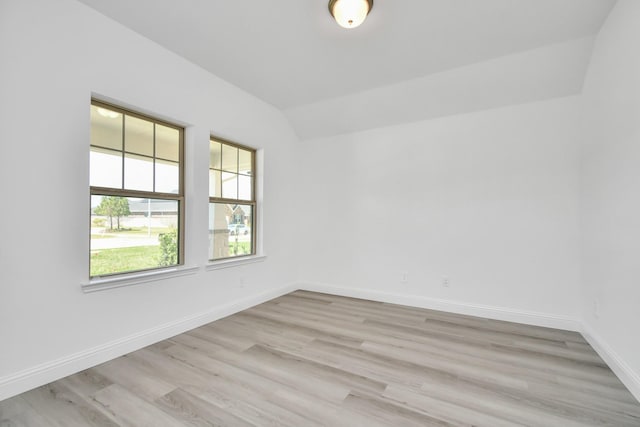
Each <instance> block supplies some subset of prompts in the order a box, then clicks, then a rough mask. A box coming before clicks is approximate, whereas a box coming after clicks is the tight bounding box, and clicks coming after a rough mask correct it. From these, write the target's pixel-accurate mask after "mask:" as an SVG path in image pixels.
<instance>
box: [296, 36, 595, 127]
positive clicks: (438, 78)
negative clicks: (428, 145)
mask: <svg viewBox="0 0 640 427" xmlns="http://www.w3.org/2000/svg"><path fill="white" fill-rule="evenodd" d="M593 41H594V37H586V38H580V39H575V40H570V41H565V42H563V43H556V44H552V45H548V46H544V47H540V48H537V49H532V50H528V51H525V52H518V53H514V54H511V55H506V56H502V57H499V58H494V59H491V60H487V61H482V62H477V63H474V64H470V65H466V66H464V67H459V68H454V69H451V70H447V71H442V72H439V73H435V74H429V75H426V76H424V77H420V78H415V79H412V80H406V81H401V82H398V83H395V84H392V85H388V86H382V87H377V88H374V89H369V90H366V91H362V92H358V93H351V94H348V95H344V96H340V97H337V98H331V99H326V100H322V101H319V102H316V103H313V104H308V105H302V106H298V107H293V108H289V109H287V110H285V115H286V116H287V118H288V119H289V121H290V122H291V124H292V126H293V127H294V129H295V131H296V134H297V135H298V136H299V137H300V138H301V139H303V140H307V139H314V138H321V137H329V136H335V135H339V134H343V133H352V132H358V131H363V130H367V129H371V128H377V127H382V126H393V125H397V124H404V123H412V122H416V121H420V120H426V119H434V118H437V117H446V116H452V115H458V114H466V113H471V112H475V111H482V110H488V109H492V108H499V107H504V106H509V105H515V104H525V103H529V102H535V101H541V100H545V99H550V98H560V97H566V96H571V95H578V94H579V93H580V91H581V90H582V83H583V81H584V75H585V72H586V69H587V66H588V65H589V58H590V56H591V50H592V48H593Z"/></svg>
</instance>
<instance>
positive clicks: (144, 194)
mask: <svg viewBox="0 0 640 427" xmlns="http://www.w3.org/2000/svg"><path fill="white" fill-rule="evenodd" d="M91 106H96V107H98V108H104V109H107V110H111V111H114V112H116V113H120V114H121V116H122V117H121V119H122V131H121V147H122V149H121V150H116V149H113V148H110V147H104V146H100V145H94V144H92V143H90V144H89V145H90V149H91V148H92V147H96V148H99V149H101V150H108V151H113V152H116V153H120V154H121V161H122V174H121V175H122V176H121V177H120V179H121V182H122V184H121V187H120V188H116V187H98V186H91V185H90V186H89V193H90V196H122V197H136V198H148V199H164V200H172V201H177V202H178V213H177V215H178V218H177V223H178V230H177V231H178V262H177V264H176V265H184V234H185V233H184V232H185V224H184V218H185V207H184V205H185V203H184V201H185V197H184V128H182V127H180V126H177V125H174V124H171V123H168V122H165V121H163V120H159V119H156V118H154V117H150V116H146V115H143V114H140V113H136V112H135V111H131V110H127V109H124V108H121V107H118V106H115V105H112V104H108V103H105V102H102V101H98V100H95V99H92V100H91ZM126 115H129V116H132V117H136V118H140V119H143V120H147V121H150V122H152V123H153V125H154V126H153V139H154V142H153V154H154V157H153V188H154V190H155V186H156V183H155V178H156V177H155V172H156V171H155V169H156V168H155V166H156V164H155V160H156V157H155V154H156V124H159V125H162V126H166V127H169V128H172V129H175V130H177V131H178V145H179V147H178V162H176V161H175V160H171V159H166V158H158V159H159V160H164V161H167V162H171V163H176V164H177V165H178V170H179V172H178V193H164V192H157V191H140V190H131V189H126V188H124V187H125V165H124V162H125V157H126V154H131V155H136V156H140V157H148V156H143V155H140V154H138V153H133V152H127V151H125V132H126V130H125V116H126ZM89 220H91V216H90V218H89ZM89 243H91V235H90V236H89ZM162 268H166V267H165V266H159V267H155V268H150V269H141V270H134V271H123V272H116V273H112V274H105V275H102V276H100V277H107V276H116V275H120V274H130V273H132V272H141V271H148V270H158V269H162Z"/></svg>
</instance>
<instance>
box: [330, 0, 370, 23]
mask: <svg viewBox="0 0 640 427" xmlns="http://www.w3.org/2000/svg"><path fill="white" fill-rule="evenodd" d="M372 8H373V0H329V12H331V15H332V16H333V17H334V18H335V20H336V22H337V23H338V25H340V26H341V27H344V28H355V27H357V26H358V25H360V24H362V23H363V22H364V20H365V19H367V15H368V14H369V12H371V9H372Z"/></svg>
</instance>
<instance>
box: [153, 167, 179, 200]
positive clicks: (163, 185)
mask: <svg viewBox="0 0 640 427" xmlns="http://www.w3.org/2000/svg"><path fill="white" fill-rule="evenodd" d="M155 191H158V192H160V193H173V194H179V193H180V164H179V163H175V162H166V161H164V160H156V189H155Z"/></svg>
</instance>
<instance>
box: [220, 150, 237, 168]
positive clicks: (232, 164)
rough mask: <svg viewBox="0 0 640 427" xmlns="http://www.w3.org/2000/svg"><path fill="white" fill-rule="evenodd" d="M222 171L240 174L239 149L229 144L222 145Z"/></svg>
mask: <svg viewBox="0 0 640 427" xmlns="http://www.w3.org/2000/svg"><path fill="white" fill-rule="evenodd" d="M222 170H225V171H227V172H236V173H237V172H238V149H237V148H236V147H232V146H230V145H227V144H222Z"/></svg>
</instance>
